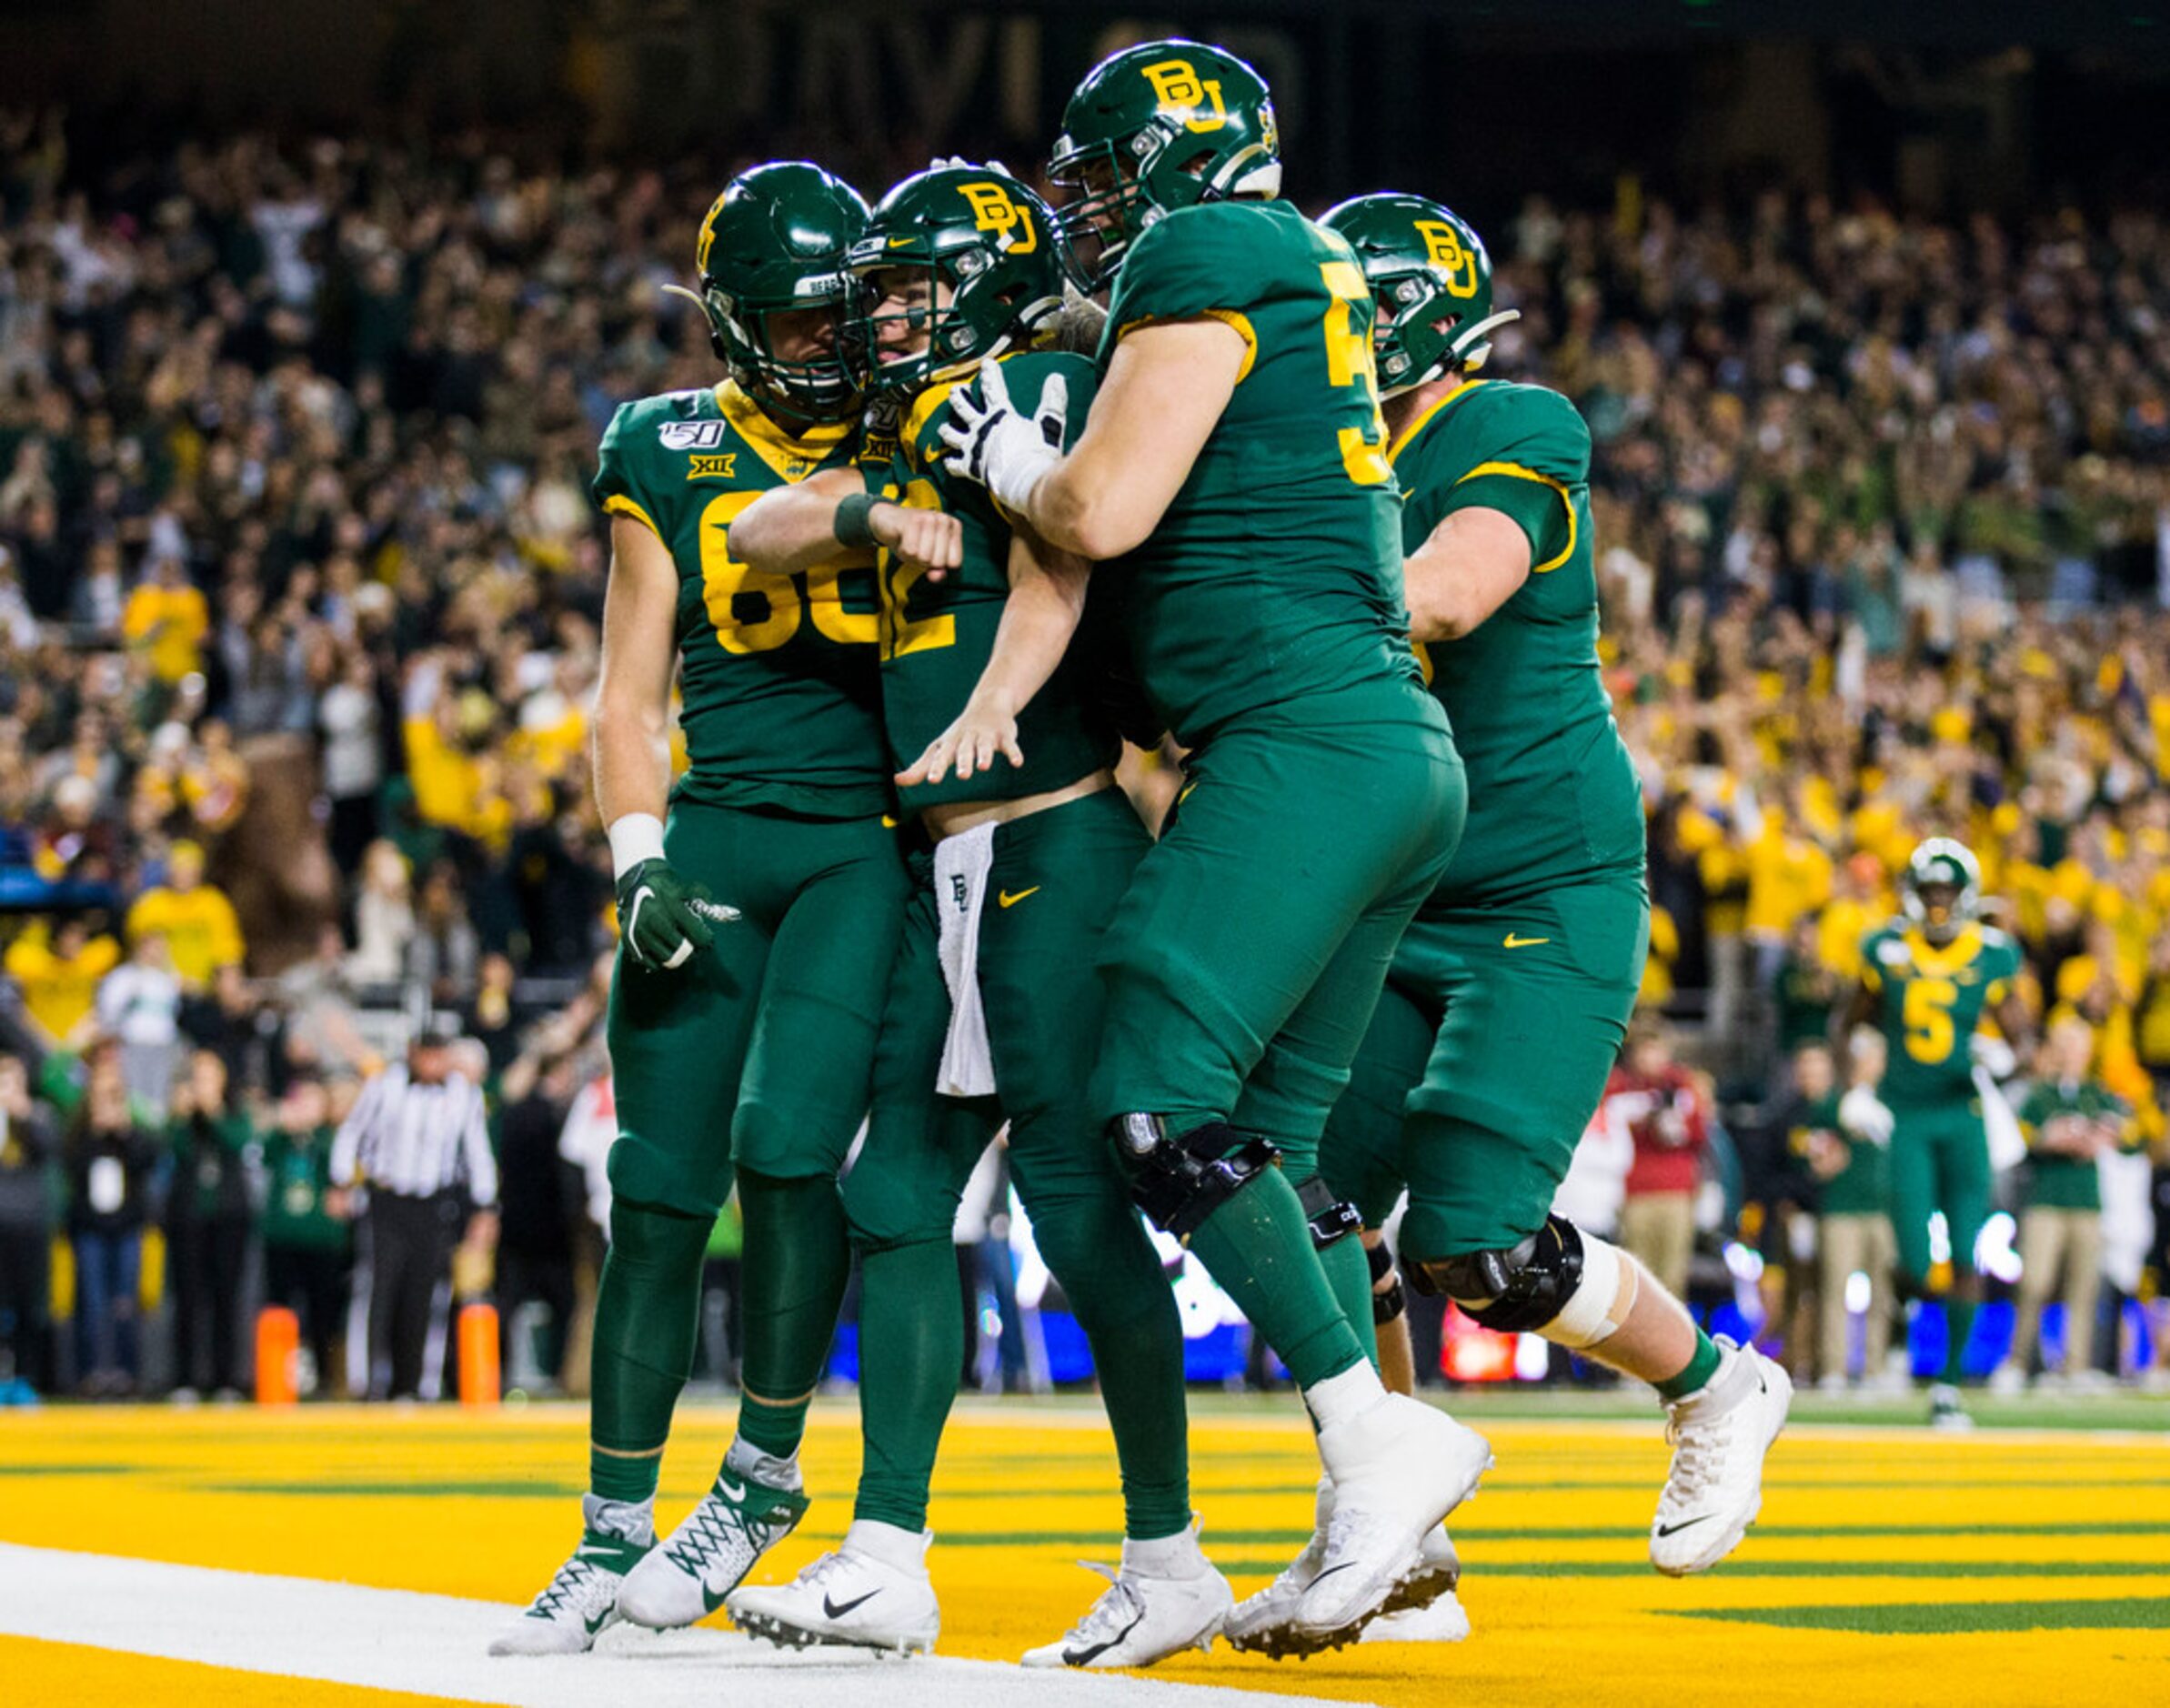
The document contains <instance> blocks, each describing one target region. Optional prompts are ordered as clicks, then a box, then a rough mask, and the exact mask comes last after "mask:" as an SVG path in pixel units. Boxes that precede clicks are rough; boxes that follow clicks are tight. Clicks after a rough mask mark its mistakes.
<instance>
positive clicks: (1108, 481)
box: [941, 41, 1491, 1643]
mask: <svg viewBox="0 0 2170 1708" xmlns="http://www.w3.org/2000/svg"><path fill="white" fill-rule="evenodd" d="M1279 151H1280V137H1279V134H1278V130H1277V126H1276V125H1275V122H1274V116H1273V105H1272V101H1271V96H1270V95H1269V94H1268V91H1267V88H1266V85H1265V84H1264V83H1263V82H1262V81H1261V79H1260V77H1259V75H1258V74H1257V72H1255V71H1254V70H1252V69H1251V66H1249V65H1246V64H1244V62H1243V61H1241V59H1238V58H1236V57H1235V56H1234V55H1231V54H1228V53H1225V52H1223V51H1221V49H1219V48H1216V47H1210V46H1206V45H1201V44H1199V43H1195V42H1182V41H1163V42H1154V43H1150V44H1147V45H1143V46H1139V47H1133V48H1130V49H1127V50H1125V51H1123V52H1121V53H1119V54H1116V55H1112V56H1111V57H1110V58H1108V59H1107V60H1104V61H1103V62H1102V63H1101V64H1100V65H1099V66H1097V67H1096V68H1095V69H1094V70H1093V71H1092V72H1091V73H1090V75H1088V76H1087V77H1086V78H1085V80H1084V82H1083V83H1082V84H1080V86H1079V88H1078V90H1077V92H1076V93H1075V94H1074V95H1072V96H1071V97H1070V104H1069V106H1068V108H1067V109H1066V111H1065V114H1064V119H1063V135H1062V136H1061V139H1060V141H1059V142H1058V143H1057V145H1056V149H1055V157H1054V159H1053V161H1052V163H1051V165H1050V176H1052V177H1053V179H1054V180H1055V181H1056V182H1057V183H1058V184H1061V185H1064V186H1068V188H1069V190H1070V201H1069V203H1068V205H1067V206H1065V208H1064V210H1063V213H1062V216H1061V217H1062V219H1063V222H1064V227H1065V232H1066V235H1067V238H1068V248H1069V250H1070V256H1071V260H1072V264H1073V269H1074V273H1075V276H1076V278H1077V282H1078V284H1079V286H1080V288H1081V289H1085V290H1088V291H1095V290H1099V289H1100V288H1103V287H1106V286H1110V285H1112V286H1113V300H1112V303H1111V305H1110V312H1109V317H1108V325H1107V331H1106V334H1105V336H1104V337H1103V339H1102V341H1101V345H1100V355H1099V365H1100V369H1101V379H1100V387H1099V390H1098V392H1097V394H1096V396H1095V399H1094V404H1093V409H1092V414H1091V417H1090V420H1089V421H1088V422H1087V423H1086V427H1085V430H1084V432H1083V433H1082V434H1081V435H1080V436H1079V437H1077V439H1076V442H1075V443H1074V444H1072V445H1070V447H1068V449H1067V450H1066V449H1065V448H1064V446H1063V443H1062V440H1061V435H1060V425H1061V418H1062V416H1063V411H1062V409H1061V408H1060V407H1059V402H1060V400H1056V401H1055V402H1050V398H1049V397H1048V396H1047V394H1046V393H1045V392H1044V391H1043V392H1042V393H1041V395H1040V397H1039V399H1038V400H1037V402H1036V404H1035V405H1034V406H1033V407H1031V408H1030V409H1028V408H1026V407H1022V406H1021V403H1020V400H1018V399H1013V398H1011V397H1010V396H1009V394H1008V388H1007V386H1006V385H1005V384H1004V382H1003V377H1002V374H1001V370H1000V368H999V367H990V368H989V369H987V370H986V371H985V372H984V374H983V377H982V379H981V381H980V387H981V395H980V397H979V398H977V399H973V398H969V397H956V398H953V399H952V400H951V403H950V409H949V413H950V417H951V418H950V421H949V424H948V425H946V426H945V427H943V428H942V429H941V431H942V434H943V436H944V437H945V439H947V440H948V442H949V445H950V447H952V455H951V459H950V460H951V467H953V468H955V469H956V470H957V471H958V472H959V473H962V474H966V475H968V476H969V477H970V478H972V479H974V480H976V481H979V482H980V483H982V484H984V485H985V486H986V487H988V489H989V491H990V494H991V495H992V497H993V498H994V501H995V503H996V504H997V505H998V506H999V507H1000V509H1001V510H1002V511H1003V513H1004V514H1006V515H1008V516H1010V517H1015V518H1017V519H1018V520H1019V522H1020V523H1021V524H1022V525H1023V526H1025V527H1029V528H1030V530H1031V531H1032V532H1033V533H1035V534H1036V535H1038V536H1039V537H1040V538H1042V539H1045V540H1047V541H1048V542H1049V543H1050V544H1051V545H1053V546H1055V547H1057V548H1060V549H1062V550H1065V551H1070V552H1074V553H1076V554H1078V555H1079V556H1080V557H1082V558H1089V559H1093V560H1109V559H1116V558H1121V559H1124V561H1123V562H1122V563H1121V564H1120V566H1114V565H1111V566H1110V568H1106V569H1100V570H1096V571H1095V572H1094V580H1095V583H1096V588H1095V593H1094V598H1096V599H1099V598H1101V597H1102V592H1101V590H1100V586H1099V585H1098V584H1100V583H1101V582H1102V581H1103V579H1105V580H1106V581H1107V582H1108V583H1109V585H1108V586H1107V588H1106V592H1107V593H1108V594H1110V595H1113V596H1114V598H1115V599H1116V602H1117V604H1118V607H1119V608H1120V628H1121V629H1122V631H1123V633H1124V636H1125V638H1126V640H1127V643H1128V649H1129V652H1130V665H1131V667H1132V668H1134V669H1135V670H1136V673H1137V675H1138V677H1139V678H1140V681H1141V683H1142V686H1143V688H1144V691H1145V694H1146V696H1147V698H1149V699H1150V702H1151V705H1152V708H1153V710H1154V711H1155V713H1156V714H1157V715H1158V718H1159V719H1160V721H1161V722H1162V723H1164V724H1165V725H1166V726H1167V727H1168V728H1170V730H1172V731H1173V733H1174V735H1175V737H1176V738H1177V739H1178V740H1179V741H1180V743H1181V744H1182V745H1183V747H1185V748H1186V749H1189V750H1190V756H1191V757H1190V765H1189V774H1188V777H1187V779H1186V782H1185V785H1184V788H1183V790H1182V792H1181V794H1180V797H1179V798H1178V801H1177V804H1176V806H1175V808H1174V809H1173V810H1172V812H1171V813H1170V818H1169V820H1168V823H1167V825H1166V827H1165V828H1164V829H1163V831H1162V834H1161V837H1160V840H1159V841H1158V842H1157V843H1155V844H1154V846H1153V847H1152V849H1150V851H1149V852H1148V853H1147V854H1146V856H1145V858H1144V859H1143V860H1142V861H1140V865H1139V868H1138V875H1137V878H1136V879H1135V881H1133V882H1132V884H1131V885H1130V889H1129V891H1128V892H1127V893H1126V894H1125V896H1124V898H1123V900H1122V905H1121V907H1120V910H1119V911H1118V913H1117V916H1116V919H1115V921H1114V923H1113V924H1112V926H1111V927H1110V929H1109V932H1108V936H1107V939H1106V941H1105V943H1104V944H1103V946H1102V949H1101V955H1100V960H1101V968H1102V971H1103V974H1104V976H1105V978H1106V980H1107V984H1108V1007H1107V1023H1106V1027H1105V1030H1104V1033H1103V1036H1102V1040H1101V1044H1100V1055H1099V1059H1098V1060H1097V1061H1096V1063H1095V1069H1094V1076H1093V1099H1094V1102H1095V1104H1096V1106H1097V1111H1098V1113H1099V1114H1100V1116H1101V1117H1103V1118H1104V1119H1105V1120H1106V1121H1107V1123H1108V1127H1109V1130H1110V1138H1111V1140H1112V1141H1113V1143H1114V1144H1115V1145H1116V1147H1117V1149H1118V1151H1119V1153H1120V1156H1121V1157H1122V1159H1123V1161H1124V1166H1125V1168H1126V1170H1127V1172H1128V1175H1129V1178H1130V1181H1131V1185H1132V1189H1133V1191H1134V1192H1135V1194H1136V1197H1137V1200H1138V1201H1139V1203H1140V1205H1141V1206H1142V1207H1143V1208H1144V1210H1145V1211H1146V1213H1147V1214H1148V1215H1149V1216H1150V1217H1151V1218H1152V1220H1153V1221H1155V1222H1156V1223H1157V1224H1158V1225H1159V1226H1160V1227H1161V1228H1163V1229H1165V1230H1167V1231H1170V1232H1171V1233H1173V1234H1176V1235H1177V1236H1179V1237H1180V1238H1182V1239H1185V1240H1187V1241H1189V1242H1190V1247H1191V1249H1192V1250H1193V1251H1196V1252H1197V1253H1198V1254H1199V1256H1200V1257H1201V1260H1202V1261H1204V1262H1205V1264H1206V1266H1207V1268H1208V1269H1209V1270H1210V1271H1211V1273H1212V1275H1213V1276H1214V1278H1215V1280H1217V1281H1219V1282H1220V1283H1221V1286H1222V1287H1223V1288H1225V1289H1226V1290H1227V1291H1229V1292H1230V1293H1231V1295H1232V1296H1233V1297H1234V1299H1235V1300H1236V1302H1237V1303H1238V1304H1239V1306H1241V1309H1242V1311H1243V1312H1244V1314H1245V1315H1246V1316H1247V1317H1248V1318H1249V1319H1250V1321H1251V1324H1252V1325H1253V1327H1254V1328H1255V1329H1256V1330H1257V1331H1258V1332H1260V1333H1261V1334H1262V1335H1263V1336H1264V1338H1265V1340H1266V1341H1267V1343H1268V1344H1269V1345H1271V1347H1273V1349H1274V1350H1275V1351H1277V1352H1278V1353H1280V1355H1281V1359H1282V1361H1284V1362H1285V1363H1286V1364H1287V1366H1288V1368H1289V1370H1290V1371H1291V1374H1292V1376H1293V1377H1294V1379H1295V1381H1296V1382H1297V1383H1298V1385H1299V1386H1300V1387H1301V1389H1302V1391H1303V1396H1304V1400H1305V1402H1306V1403H1307V1404H1308V1405H1309V1407H1310V1409H1311V1414H1312V1416H1313V1417H1314V1418H1315V1420H1316V1421H1317V1422H1318V1424H1319V1447H1320V1453H1321V1459H1322V1460H1323V1462H1324V1464H1325V1466H1326V1469H1327V1471H1328V1472H1329V1474H1330V1475H1331V1479H1332V1482H1333V1485H1334V1489H1335V1494H1336V1501H1337V1507H1336V1511H1335V1513H1334V1518H1333V1522H1332V1525H1331V1530H1330V1532H1329V1533H1328V1536H1327V1539H1326V1545H1325V1548H1324V1550H1323V1555H1322V1562H1321V1567H1320V1569H1319V1570H1318V1571H1317V1572H1316V1573H1315V1574H1311V1575H1310V1577H1309V1582H1308V1584H1307V1587H1306V1588H1305V1590H1304V1592H1303V1593H1302V1594H1301V1597H1299V1598H1298V1601H1297V1604H1296V1606H1295V1608H1294V1610H1293V1613H1292V1617H1291V1626H1292V1628H1293V1629H1295V1630H1297V1631H1299V1632H1300V1633H1302V1634H1303V1636H1304V1637H1305V1639H1306V1640H1307V1641H1310V1642H1314V1643H1329V1642H1345V1641H1348V1640H1350V1639H1351V1638H1352V1637H1354V1635H1355V1634H1356V1633H1358V1632H1359V1631H1360V1630H1361V1626H1362V1625H1363V1624H1364V1623H1366V1622H1368V1621H1369V1620H1370V1619H1371V1618H1372V1617H1374V1616H1375V1615H1376V1614H1377V1613H1379V1612H1380V1610H1381V1608H1382V1607H1383V1606H1385V1604H1386V1603H1388V1602H1389V1601H1390V1600H1391V1601H1393V1602H1395V1603H1409V1604H1417V1603H1426V1602H1429V1601H1430V1600H1431V1599H1433V1598H1434V1597H1436V1596H1437V1595H1438V1594H1440V1593H1441V1592H1443V1590H1444V1589H1445V1587H1446V1580H1445V1579H1444V1578H1442V1576H1440V1575H1438V1574H1436V1573H1434V1572H1430V1571H1429V1570H1427V1569H1426V1567H1425V1565H1424V1563H1423V1562H1422V1560H1421V1558H1420V1554H1419V1542H1420V1540H1421V1539H1422V1537H1423V1536H1424V1535H1425V1534H1426V1533H1427V1532H1430V1531H1432V1529H1433V1528H1434V1527H1435V1526H1436V1525H1437V1524H1438V1522H1439V1521H1440V1520H1441V1519H1442V1517H1443V1516H1444V1515H1445V1514H1446V1513H1447V1512H1450V1511H1451V1510H1452V1508H1453V1507H1454V1506H1456V1505H1457V1504H1458V1503H1459V1502H1461V1501H1462V1499H1463V1498H1464V1497H1465V1496H1466V1495H1467V1494H1468V1493H1469V1492H1471V1490H1472V1489H1473V1488H1474V1487H1475V1485H1476V1482H1477V1479H1478V1478H1479V1476H1480V1475H1481V1474H1482V1472H1483V1469H1484V1467H1485V1466H1486V1465H1487V1464H1488V1463H1490V1462H1491V1452H1490V1449H1489V1448H1488V1447H1487V1446H1486V1444H1485V1442H1484V1441H1483V1439H1482V1437H1481V1436H1479V1435H1477V1434H1476V1433H1475V1432H1473V1431H1471V1430H1468V1429H1465V1428H1463V1427H1462V1425H1461V1424H1459V1423H1456V1422H1453V1421H1452V1419H1450V1418H1448V1417H1447V1416H1445V1415H1444V1414H1443V1413H1442V1412H1436V1411H1434V1410H1432V1408H1431V1407H1429V1406H1424V1405H1420V1404H1418V1403H1417V1402H1414V1401H1412V1400H1410V1399H1407V1398H1403V1397H1401V1396H1396V1395H1390V1394H1389V1393H1388V1392H1386V1390H1385V1389H1384V1388H1383V1387H1382V1386H1381V1384H1380V1381H1379V1377H1378V1375H1377V1373H1376V1371H1374V1370H1373V1369H1372V1366H1371V1361H1370V1359H1369V1358H1368V1357H1367V1356H1366V1344H1365V1339H1364V1338H1362V1336H1363V1335H1365V1334H1368V1331H1369V1326H1370V1321H1371V1314H1370V1301H1371V1276H1370V1271H1369V1268H1368V1266H1367V1264H1366V1262H1365V1259H1364V1254H1363V1251H1362V1248H1361V1245H1360V1244H1358V1243H1357V1242H1356V1241H1353V1240H1351V1239H1349V1238H1347V1237H1346V1236H1347V1235H1348V1234H1349V1233H1350V1232H1351V1230H1352V1227H1353V1225H1354V1212H1353V1211H1351V1210H1350V1209H1349V1208H1348V1207H1347V1206H1345V1205H1343V1204H1341V1203H1340V1202H1339V1201H1336V1199H1335V1198H1334V1196H1333V1194H1332V1193H1331V1192H1330V1191H1327V1190H1326V1189H1325V1187H1324V1185H1323V1183H1322V1182H1321V1181H1320V1180H1319V1179H1318V1176H1317V1152H1318V1144H1319V1138H1320V1135H1321V1132H1323V1130H1324V1129H1325V1125H1326V1114H1327V1110H1328V1109H1329V1108H1330V1107H1331V1104H1332V1102H1333V1100H1334V1098H1335V1097H1336V1096H1337V1095H1338V1094H1339V1093H1340V1091H1341V1087H1342V1086H1343V1085H1344V1084H1345V1083H1346V1082H1347V1080H1348V1076H1349V1067H1350V1063H1351V1060H1353V1059H1354V1057H1355V1055H1356V1051H1357V1047H1358V1045H1359V1044H1360V1043H1361V1040H1362V1037H1363V1031H1364V1028H1365V1026H1366V1024H1367V1023H1368V1022H1369V1020H1370V1019H1371V1010H1372V1009H1373V1007H1374V1006H1375V1005H1376V1004H1377V1002H1378V1000H1379V992H1380V988H1381V983H1382V982H1383V980H1384V979H1385V976H1386V969H1387V964H1388V962H1389V961H1390V959H1391V958H1392V954H1393V948H1394V944H1395V942H1396V941H1397V940H1398V939H1400V937H1401V932H1402V929H1403V928H1404V927H1405V926H1406V925H1407V924H1408V922H1409V920H1410V919H1411V917H1412V915H1413V913H1414V912H1415V910H1416V908H1417V906H1418V904H1419V903H1420V902H1421V901H1422V899H1424V898H1425V897H1426V896H1427V895H1429V894H1430V893H1431V892H1432V887H1433V886H1434V884H1436V883H1437V881H1438V879H1439V877H1440V875H1441V873H1442V871H1443V870H1444V869H1445V866H1446V862H1447V859H1448V857H1449V855H1450V854H1451V853H1452V849H1453V845H1454V839H1455V836H1456V833H1457V832H1458V831H1459V829H1460V827H1461V820H1462V810H1463V786H1462V766H1461V762H1460V761H1459V760H1458V759H1456V757H1455V754H1454V746H1453V742H1452V738H1451V737H1450V736H1449V734H1448V730H1447V723H1446V718H1444V716H1443V715H1442V713H1441V711H1440V708H1439V703H1438V701H1437V700H1435V699H1433V698H1432V697H1431V696H1430V695H1428V694H1426V693H1425V692H1424V690H1423V685H1422V679H1421V678H1420V677H1419V675H1418V672H1417V668H1416V661H1415V659H1414V658H1413V656H1412V653H1411V651H1410V647H1409V638H1408V633H1407V619H1406V616H1405V613H1404V610H1403V607H1402V602H1401V551H1400V534H1399V531H1398V527H1397V515H1398V511H1399V507H1400V506H1399V495H1398V493H1397V491H1396V489H1395V486H1394V477H1393V471H1392V469H1391V467H1389V466H1388V464H1387V461H1386V429H1385V427H1384V425H1383V423H1382V422H1381V419H1380V416H1379V405H1378V398H1377V394H1376V387H1375V383H1374V377H1373V373H1372V365H1371V293H1370V292H1369V291H1368V290H1367V289H1366V288H1365V286H1364V281H1363V275H1362V272H1361V269H1360V268H1359V267H1358V266H1357V263H1356V259H1355V256H1353V255H1352V254H1351V251H1350V249H1349V247H1348V246H1347V244H1345V243H1344V242H1343V241H1342V240H1341V238H1339V237H1337V236H1334V235H1333V234H1331V233H1330V232H1326V231H1322V230H1321V229H1320V228H1319V227H1318V226H1314V225H1312V224H1311V222H1310V221H1309V220H1307V219H1305V218H1304V217H1303V216H1301V214H1300V213H1298V212H1297V211H1296V209H1295V208H1293V207H1291V206H1290V205H1289V204H1287V203H1285V202H1281V201H1279V200H1276V199H1275V197H1276V196H1277V195H1278V192H1279V188H1280V179H1281V166H1280V159H1279ZM1322 1260H1323V1261H1322ZM1360 1317H1361V1329H1360V1321H1359V1319H1360Z"/></svg>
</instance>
